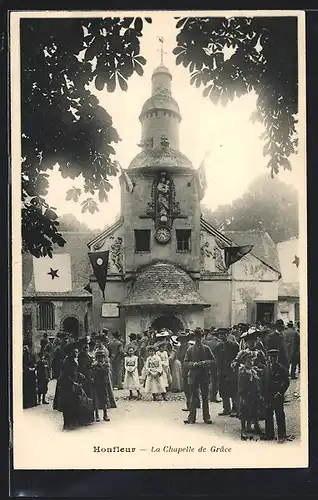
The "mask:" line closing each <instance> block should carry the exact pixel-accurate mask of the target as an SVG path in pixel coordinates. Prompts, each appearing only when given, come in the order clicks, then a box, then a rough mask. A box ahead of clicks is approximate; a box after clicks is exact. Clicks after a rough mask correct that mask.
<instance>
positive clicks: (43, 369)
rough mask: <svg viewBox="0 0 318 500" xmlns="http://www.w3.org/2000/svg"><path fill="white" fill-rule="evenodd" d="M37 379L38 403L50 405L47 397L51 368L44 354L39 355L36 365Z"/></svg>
mask: <svg viewBox="0 0 318 500" xmlns="http://www.w3.org/2000/svg"><path fill="white" fill-rule="evenodd" d="M36 379H37V393H38V394H37V395H38V403H39V404H41V403H42V404H44V405H48V404H49V402H48V401H46V399H45V396H46V393H47V389H48V383H49V380H50V368H49V364H48V361H47V358H46V357H45V353H44V352H41V353H40V354H39V360H38V362H37V363H36Z"/></svg>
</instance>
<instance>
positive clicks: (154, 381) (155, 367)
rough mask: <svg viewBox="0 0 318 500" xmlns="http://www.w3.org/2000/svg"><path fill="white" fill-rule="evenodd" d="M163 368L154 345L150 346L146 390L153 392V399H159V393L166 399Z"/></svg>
mask: <svg viewBox="0 0 318 500" xmlns="http://www.w3.org/2000/svg"><path fill="white" fill-rule="evenodd" d="M162 374H163V368H162V363H161V359H160V357H159V356H158V355H157V354H156V351H155V348H154V346H152V345H150V346H148V358H147V360H146V363H145V366H144V375H145V392H148V393H151V394H152V397H153V400H154V401H157V396H158V394H161V395H162V399H164V400H166V388H165V381H164V378H163V376H162Z"/></svg>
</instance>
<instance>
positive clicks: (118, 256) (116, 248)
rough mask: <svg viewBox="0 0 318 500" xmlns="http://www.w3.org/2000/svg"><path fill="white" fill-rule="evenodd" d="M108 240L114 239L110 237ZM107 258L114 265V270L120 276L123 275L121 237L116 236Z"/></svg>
mask: <svg viewBox="0 0 318 500" xmlns="http://www.w3.org/2000/svg"><path fill="white" fill-rule="evenodd" d="M110 239H114V237H113V236H111V237H110ZM109 256H110V260H111V262H112V263H113V264H114V266H115V267H116V269H117V270H118V272H119V273H120V274H123V273H124V267H123V260H124V259H123V257H124V252H123V238H122V237H121V236H118V237H117V238H116V239H115V241H114V242H113V243H112V244H111V246H110V248H109Z"/></svg>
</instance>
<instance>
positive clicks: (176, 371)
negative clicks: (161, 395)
mask: <svg viewBox="0 0 318 500" xmlns="http://www.w3.org/2000/svg"><path fill="white" fill-rule="evenodd" d="M170 341H171V349H170V353H169V366H170V373H171V392H181V391H182V365H181V362H180V361H179V359H178V350H179V348H180V346H181V343H180V342H179V340H178V337H177V335H171V339H170Z"/></svg>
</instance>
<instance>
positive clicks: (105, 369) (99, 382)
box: [92, 349, 116, 422]
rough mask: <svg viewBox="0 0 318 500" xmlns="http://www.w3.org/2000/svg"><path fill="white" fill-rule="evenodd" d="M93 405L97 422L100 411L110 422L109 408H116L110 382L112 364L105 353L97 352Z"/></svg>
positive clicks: (106, 420) (93, 374) (93, 370)
mask: <svg viewBox="0 0 318 500" xmlns="http://www.w3.org/2000/svg"><path fill="white" fill-rule="evenodd" d="M92 381H93V405H94V411H95V420H96V422H99V421H100V418H99V410H103V419H104V421H105V422H109V417H108V414H107V408H116V403H115V399H114V396H113V391H112V386H111V381H110V362H109V359H108V357H107V358H106V354H105V351H104V350H103V349H99V350H97V351H96V352H95V362H94V364H93V366H92Z"/></svg>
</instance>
